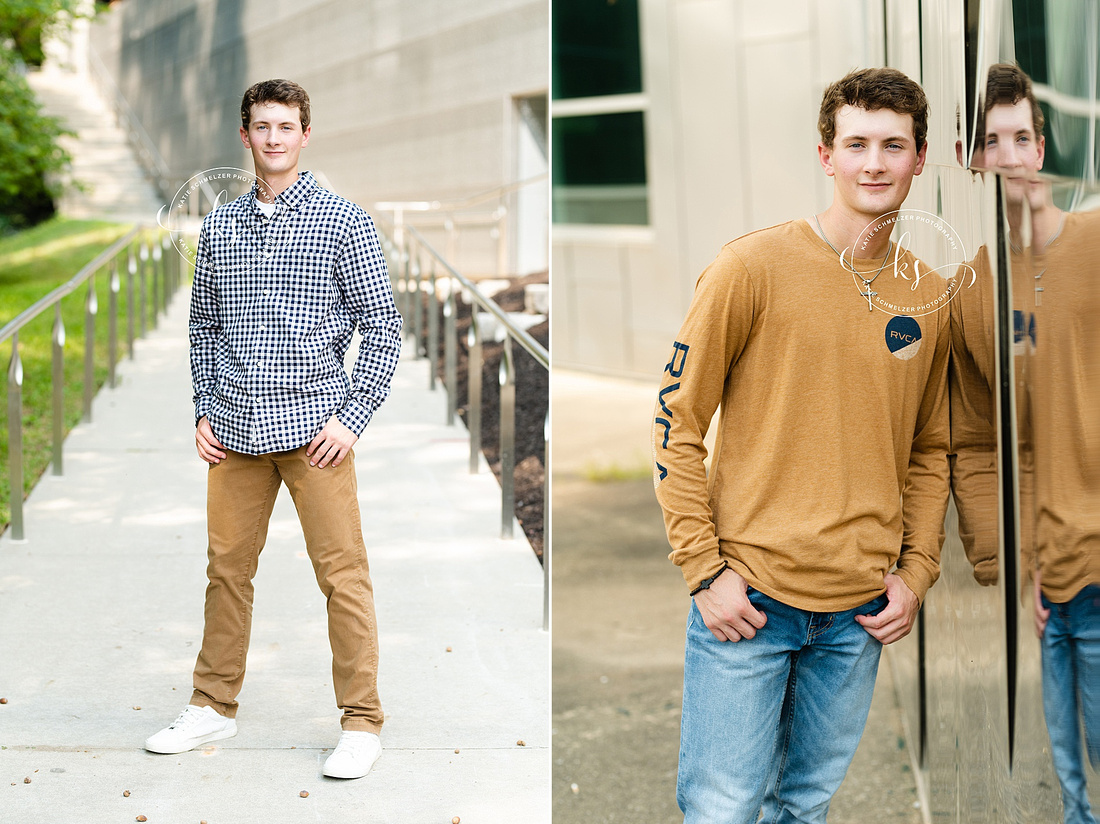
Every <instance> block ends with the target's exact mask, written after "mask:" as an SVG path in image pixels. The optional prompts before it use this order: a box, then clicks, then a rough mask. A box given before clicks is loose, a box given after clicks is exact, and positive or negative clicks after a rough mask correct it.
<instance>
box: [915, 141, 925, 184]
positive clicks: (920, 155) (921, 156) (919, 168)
mask: <svg viewBox="0 0 1100 824" xmlns="http://www.w3.org/2000/svg"><path fill="white" fill-rule="evenodd" d="M927 157H928V141H927V140H926V141H924V145H923V146H921V147H920V151H919V152H917V165H916V167H915V168H914V169H913V175H914V176H916V175H919V174H920V173H921V172H923V171H924V161H925V159H927Z"/></svg>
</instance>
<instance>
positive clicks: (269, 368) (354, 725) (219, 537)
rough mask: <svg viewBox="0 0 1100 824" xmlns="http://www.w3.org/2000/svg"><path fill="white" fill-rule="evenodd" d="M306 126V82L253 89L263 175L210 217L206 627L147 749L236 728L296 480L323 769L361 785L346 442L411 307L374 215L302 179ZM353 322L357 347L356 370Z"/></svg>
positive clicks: (355, 570)
mask: <svg viewBox="0 0 1100 824" xmlns="http://www.w3.org/2000/svg"><path fill="white" fill-rule="evenodd" d="M309 121H310V110H309V96H308V95H307V94H306V92H305V90H304V89H302V88H301V87H300V86H298V85H297V84H295V83H291V82H290V81H287V80H269V81H265V82H263V83H257V84H256V85H255V86H253V87H252V88H250V89H249V90H248V91H247V92H246V93H245V95H244V99H243V100H242V102H241V124H242V125H241V129H240V136H241V141H242V142H243V143H244V145H245V147H246V148H248V149H249V150H250V151H251V153H252V159H253V163H254V165H255V171H256V177H257V178H258V183H256V184H255V185H254V186H253V188H252V191H251V192H249V193H248V194H246V195H244V196H242V197H240V198H237V199H236V200H234V201H232V202H231V203H228V204H225V205H224V206H221V207H219V208H217V209H215V210H214V211H213V212H211V213H210V214H209V215H207V216H206V218H205V220H204V221H203V227H202V232H201V235H200V237H199V245H198V249H197V257H196V264H195V280H194V285H193V287H192V294H191V321H190V336H191V375H192V381H193V384H194V392H195V395H194V400H195V420H196V430H195V443H196V447H197V449H198V453H199V457H201V458H202V459H203V460H204V461H206V462H207V463H208V464H210V468H209V473H208V479H207V521H208V524H207V528H208V534H209V548H208V560H209V563H208V567H207V575H208V577H209V579H210V582H209V585H208V586H207V589H206V610H205V629H204V632H203V642H202V649H201V651H200V652H199V655H198V660H197V661H196V663H195V671H194V693H193V694H192V697H191V702H190V704H189V705H188V706H187V707H186V708H185V709H184V711H183V712H182V713H181V714H180V716H179V718H177V719H176V721H175V722H174V723H173V724H171V725H170V726H169V727H167V728H166V729H164V730H161V731H160V732H158V733H157V734H155V735H153V736H151V737H150V738H149V739H148V740H147V741H146V742H145V748H146V749H147V750H150V751H151V752H157V753H178V752H184V751H186V750H190V749H193V748H195V747H197V746H199V745H201V744H204V743H207V742H209V741H216V740H219V739H223V738H228V737H230V736H232V735H235V734H236V732H237V726H236V721H235V720H234V719H235V716H236V714H237V701H236V697H237V694H238V693H239V692H240V689H241V685H242V683H243V681H244V672H245V658H246V655H247V652H248V640H249V635H250V632H251V624H252V620H251V619H252V597H253V588H252V578H253V576H254V575H255V574H256V568H257V563H258V561H259V555H260V552H261V550H262V549H263V546H264V542H265V540H266V537H267V525H268V521H269V519H270V517H271V511H272V507H273V506H274V504H275V497H276V495H277V494H278V491H279V487H280V485H281V484H286V486H287V488H288V489H289V491H290V494H291V497H292V498H293V500H294V505H295V508H296V509H297V511H298V517H299V520H300V521H301V524H302V531H303V532H304V534H305V541H306V549H307V551H308V553H309V557H310V560H311V561H312V562H313V568H314V572H315V573H316V577H317V583H318V584H319V585H320V587H321V591H322V592H323V593H324V594H325V598H326V601H327V603H328V625H329V640H330V643H331V645H332V678H333V687H334V689H335V692H336V703H337V705H338V706H339V707H340V709H341V710H342V711H343V716H342V718H341V721H340V723H341V727H342V729H343V732H342V734H341V736H340V741H339V743H338V745H337V747H336V749H335V751H334V752H333V753H332V755H330V756H329V758H328V759H327V760H326V762H325V765H324V774H325V775H327V776H331V777H334V778H359V777H362V776H364V775H366V774H367V773H368V772H369V771H370V768H371V766H372V765H373V764H374V761H375V760H376V759H377V758H378V755H379V753H380V752H381V741H380V739H379V737H378V733H379V731H380V729H381V727H382V721H383V715H382V707H381V704H380V703H379V698H378V688H377V669H378V633H377V627H376V623H375V613H374V597H373V590H372V587H371V580H370V574H369V571H368V567H367V555H366V549H365V547H364V544H363V534H362V528H361V526H360V519H359V501H358V497H357V495H356V479H355V466H354V457H353V452H352V446H354V444H355V442H356V440H357V439H358V437H359V435H360V434H361V433H362V431H363V429H364V428H365V427H366V425H367V423H368V422H369V421H370V419H371V415H372V414H373V413H374V410H375V409H377V408H378V406H379V405H380V404H381V403H382V401H384V400H385V398H386V396H387V394H388V393H389V386H390V379H391V377H392V375H393V371H394V368H395V367H396V365H397V359H398V355H399V353H400V345H401V342H400V330H401V317H400V315H399V314H398V313H397V310H396V308H395V306H394V302H393V295H392V293H391V291H390V284H389V278H388V276H387V273H386V263H385V258H384V256H383V253H382V249H381V246H380V245H379V242H378V236H377V234H376V232H375V228H374V224H373V222H372V221H371V219H370V217H369V216H368V215H367V214H366V213H365V212H364V211H363V210H362V209H361V208H359V207H358V206H356V205H355V204H354V203H350V202H348V201H346V200H344V199H343V198H340V197H337V196H336V195H334V194H332V193H331V192H329V191H327V190H325V189H322V188H321V187H319V186H318V185H317V182H316V180H315V179H314V177H313V175H312V174H310V173H309V172H301V173H299V171H298V158H299V153H300V152H301V150H302V149H303V148H305V147H306V145H307V144H308V142H309V137H310V125H309ZM356 327H358V329H359V332H360V333H361V334H362V336H363V340H362V343H361V345H360V347H359V352H358V357H357V358H356V360H355V365H354V368H353V370H352V374H351V377H350V380H349V377H348V375H347V373H346V372H345V370H344V368H343V360H344V353H345V352H346V351H347V347H348V344H349V342H350V341H351V338H352V333H353V332H354V331H355V329H356Z"/></svg>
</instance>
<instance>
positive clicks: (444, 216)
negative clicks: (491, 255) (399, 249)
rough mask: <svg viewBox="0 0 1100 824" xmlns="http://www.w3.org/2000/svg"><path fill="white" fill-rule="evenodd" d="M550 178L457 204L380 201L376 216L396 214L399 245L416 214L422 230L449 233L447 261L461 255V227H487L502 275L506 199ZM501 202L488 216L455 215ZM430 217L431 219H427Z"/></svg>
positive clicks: (497, 189)
mask: <svg viewBox="0 0 1100 824" xmlns="http://www.w3.org/2000/svg"><path fill="white" fill-rule="evenodd" d="M549 177H550V175H549V174H548V173H545V172H544V173H542V174H538V175H534V176H533V177H529V178H526V179H524V180H517V181H513V182H511V183H505V184H504V185H501V186H496V187H494V188H492V189H488V190H486V191H484V192H478V193H477V194H475V195H471V196H470V197H466V198H460V199H458V200H450V201H447V200H403V201H378V202H376V203H375V204H374V212H373V213H374V214H375V215H376V216H377V214H378V212H390V213H392V214H393V221H392V222H393V225H394V227H395V231H394V235H395V238H396V241H397V243H398V244H399V245H400V243H401V241H402V233H403V231H404V227H405V224H406V213H415V214H416V221H417V223H418V224H419V225H421V226H426V225H428V224H429V223H432V224H433V225H438V226H442V227H443V228H444V229H446V231H447V250H446V255H445V257H446V259H447V260H451V261H453V260H455V257H456V255H457V252H458V231H459V226H460V225H461V224H465V225H472V226H480V227H488V228H489V229H490V230H491V233H495V235H496V243H497V274H499V275H503V274H504V273H505V271H506V269H507V260H506V257H507V250H508V231H507V229H508V224H507V223H506V221H507V219H508V207H507V205H506V204H505V197H506V196H507V195H509V194H511V193H513V192H516V191H519V190H520V189H523V188H525V187H527V186H530V185H532V184H534V183H541V182H542V181H544V180H548V179H549ZM493 200H496V201H498V203H497V205H496V208H495V209H493V211H492V212H490V213H489V214H480V215H476V216H475V215H468V216H466V217H464V218H460V217H458V216H457V215H456V212H458V211H460V210H462V209H468V208H471V207H473V206H477V205H479V204H482V203H488V202H490V201H493ZM429 214H431V215H432V216H433V217H432V218H426V216H427V215H429Z"/></svg>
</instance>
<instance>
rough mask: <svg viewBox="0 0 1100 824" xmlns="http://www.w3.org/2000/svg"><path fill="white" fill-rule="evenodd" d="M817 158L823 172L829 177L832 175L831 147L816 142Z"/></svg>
mask: <svg viewBox="0 0 1100 824" xmlns="http://www.w3.org/2000/svg"><path fill="white" fill-rule="evenodd" d="M817 159H818V161H819V162H820V163H821V168H822V169H824V170H825V174H827V175H828V176H829V177H832V176H833V147H832V146H826V145H825V144H824V143H818V144H817Z"/></svg>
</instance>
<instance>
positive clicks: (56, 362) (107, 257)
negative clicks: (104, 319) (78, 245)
mask: <svg viewBox="0 0 1100 824" xmlns="http://www.w3.org/2000/svg"><path fill="white" fill-rule="evenodd" d="M149 231H150V230H149V229H148V228H147V227H140V226H139V227H136V228H134V229H132V230H130V231H129V232H128V233H127V234H125V235H123V236H122V237H121V238H119V239H118V240H117V241H115V242H114V243H113V244H111V246H109V247H108V248H107V249H106V250H104V251H103V252H101V253H100V254H98V255H97V256H96V257H95V258H94V259H93V260H92V261H91V262H90V263H88V264H87V265H86V266H84V267H83V268H81V269H80V271H79V272H77V273H76V275H74V276H73V277H72V278H71V279H70V280H69V281H67V282H66V283H64V284H62V285H61V286H59V287H57V288H56V289H54V290H53V291H52V292H50V293H49V294H48V295H46V296H45V297H43V298H41V299H40V300H38V301H36V302H35V303H34V304H33V305H32V306H30V307H29V308H28V309H25V310H24V311H22V312H20V313H19V314H18V315H17V316H16V317H15V318H14V319H13V320H11V321H9V322H8V323H6V324H5V325H4V326H3V328H0V344H3V342H4V341H6V340H9V339H10V340H11V359H10V360H9V362H8V371H7V377H8V470H9V477H10V487H11V492H10V494H11V502H10V506H11V522H10V523H11V537H12V540H15V541H22V540H23V361H22V359H21V358H20V356H19V331H20V330H21V329H22V328H23V327H24V326H26V325H27V324H28V323H30V322H31V321H33V320H34V319H36V318H37V317H39V316H40V315H42V314H43V313H44V312H46V311H48V310H49V309H50V308H51V307H52V308H53V310H54V324H53V333H52V339H53V346H52V349H53V352H52V364H51V365H52V370H51V375H52V377H51V383H52V396H53V453H52V460H51V465H52V474H53V475H63V474H64V463H63V443H64V438H65V431H64V426H65V420H64V406H65V360H64V359H65V324H64V322H63V320H62V316H61V301H62V300H63V299H64V298H66V297H68V296H69V295H71V294H73V293H74V292H76V290H77V289H79V288H80V287H81V286H82V285H84V284H85V283H86V284H87V285H88V291H87V294H86V296H85V300H84V341H85V345H84V397H83V420H84V421H85V422H91V420H92V400H93V397H94V394H95V330H96V327H95V324H96V317H97V315H98V314H99V301H98V298H97V296H96V290H95V276H96V274H98V273H99V271H100V270H101V269H103V268H104V267H105V266H106V267H107V269H108V272H109V275H110V281H109V294H110V298H109V307H108V333H107V337H108V341H107V360H108V364H107V385H108V386H110V387H111V388H114V387H115V386H117V385H118V382H117V374H116V367H117V365H118V347H119V329H118V316H119V307H118V301H119V295H120V293H121V291H122V286H123V283H122V281H123V278H122V276H120V273H119V268H120V266H119V259H120V258H121V257H123V253H125V263H124V265H123V267H122V268H123V269H124V271H125V281H126V284H125V285H126V345H127V351H128V354H129V357H130V358H131V359H132V358H133V357H134V338H135V335H136V331H135V330H137V329H139V330H140V336H143V335H144V334H145V331H146V329H147V328H148V327H155V326H156V323H157V317H158V316H159V315H160V314H162V313H163V312H165V311H167V308H168V302H169V300H170V299H171V297H172V296H173V295H174V294H175V292H176V291H177V290H178V289H179V286H180V283H181V281H182V271H183V267H182V265H181V262H180V258H179V256H178V255H175V254H170V253H169V250H170V249H171V248H172V247H171V243H170V240H169V236H168V234H167V233H164V232H160V233H158V234H157V235H156V236H155V240H154V241H153V242H150V241H149V240H147V239H145V237H144V235H146V234H147V233H148V232H149ZM135 287H136V289H137V291H138V295H137V298H136V299H135V294H134V292H135ZM147 298H148V299H147ZM135 310H137V311H138V312H139V313H140V315H139V317H138V318H137V321H138V324H135V317H134V313H135ZM150 314H151V317H150ZM147 320H148V321H149V323H148V325H147Z"/></svg>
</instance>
